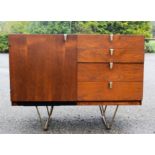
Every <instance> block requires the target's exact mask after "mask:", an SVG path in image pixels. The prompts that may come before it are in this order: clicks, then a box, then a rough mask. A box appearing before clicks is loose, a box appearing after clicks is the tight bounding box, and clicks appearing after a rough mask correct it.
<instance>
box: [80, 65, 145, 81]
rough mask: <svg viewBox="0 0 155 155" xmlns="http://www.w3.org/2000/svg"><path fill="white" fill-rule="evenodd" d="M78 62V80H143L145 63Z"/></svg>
mask: <svg viewBox="0 0 155 155" xmlns="http://www.w3.org/2000/svg"><path fill="white" fill-rule="evenodd" d="M109 66H110V65H109V63H78V82H104V81H122V82H123V81H124V82H134V81H135V82H136V81H137V82H142V81H143V64H116V63H114V64H113V68H112V69H110V67H109Z"/></svg>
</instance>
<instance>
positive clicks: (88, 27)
mask: <svg viewBox="0 0 155 155" xmlns="http://www.w3.org/2000/svg"><path fill="white" fill-rule="evenodd" d="M73 25H74V29H73V32H74V33H96V34H110V33H113V34H141V35H144V36H145V37H151V36H152V24H151V22H144V21H140V22H139V21H137V22H131V21H129V22H128V21H123V22H121V21H103V22H102V21H100V22H91V21H89V22H73Z"/></svg>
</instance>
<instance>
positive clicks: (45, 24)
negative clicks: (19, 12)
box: [0, 21, 152, 52]
mask: <svg viewBox="0 0 155 155" xmlns="http://www.w3.org/2000/svg"><path fill="white" fill-rule="evenodd" d="M11 33H22V34H38V33H39V34H64V33H67V34H70V33H72V34H110V33H113V34H141V35H144V36H145V37H151V36H152V24H151V22H145V21H137V22H136V21H134V22H132V21H72V22H69V21H40V22H39V21H38V22H24V21H21V22H0V52H6V51H7V50H8V44H7V35H8V34H11ZM146 46H148V45H147V44H146Z"/></svg>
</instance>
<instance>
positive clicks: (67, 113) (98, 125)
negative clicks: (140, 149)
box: [0, 54, 155, 133]
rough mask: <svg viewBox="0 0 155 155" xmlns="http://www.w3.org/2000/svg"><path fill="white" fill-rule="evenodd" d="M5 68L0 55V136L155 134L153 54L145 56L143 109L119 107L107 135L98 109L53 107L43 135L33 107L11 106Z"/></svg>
mask: <svg viewBox="0 0 155 155" xmlns="http://www.w3.org/2000/svg"><path fill="white" fill-rule="evenodd" d="M8 66H9V65H8V55H7V54H0V133H155V54H146V55H145V78H144V100H143V105H142V106H122V107H120V108H119V110H118V114H117V116H116V119H115V123H114V125H113V128H112V129H111V130H110V131H106V130H105V128H104V126H103V124H102V121H101V118H100V113H99V108H98V107H97V106H76V107H75V106H66V107H55V109H54V111H53V120H52V121H51V125H50V127H49V131H48V132H44V131H42V129H41V128H40V123H39V120H38V117H37V114H36V110H35V108H34V107H12V106H11V103H10V97H9V68H8ZM41 110H42V113H43V114H44V117H43V118H44V119H45V110H44V108H43V107H42V108H41ZM109 110H110V109H109ZM110 111H111V110H110Z"/></svg>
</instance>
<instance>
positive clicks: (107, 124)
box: [99, 105, 118, 130]
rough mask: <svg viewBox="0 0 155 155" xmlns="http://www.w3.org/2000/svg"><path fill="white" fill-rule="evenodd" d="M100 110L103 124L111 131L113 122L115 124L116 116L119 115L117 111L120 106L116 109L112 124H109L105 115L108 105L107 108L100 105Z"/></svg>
mask: <svg viewBox="0 0 155 155" xmlns="http://www.w3.org/2000/svg"><path fill="white" fill-rule="evenodd" d="M99 109H100V112H101V116H102V121H103V124H104V125H105V127H106V129H108V130H109V129H111V127H112V125H113V122H114V119H115V116H116V113H117V110H118V105H117V106H116V109H115V111H114V114H113V117H112V120H111V122H110V123H108V122H107V119H106V114H105V112H106V109H107V105H106V106H105V107H103V105H100V106H99Z"/></svg>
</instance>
